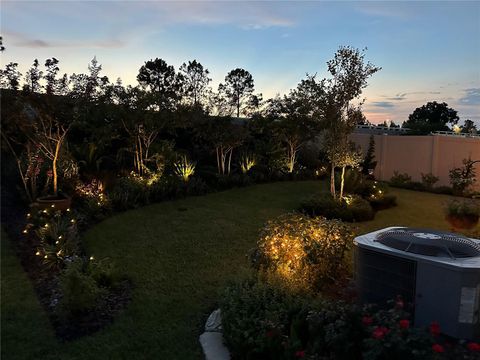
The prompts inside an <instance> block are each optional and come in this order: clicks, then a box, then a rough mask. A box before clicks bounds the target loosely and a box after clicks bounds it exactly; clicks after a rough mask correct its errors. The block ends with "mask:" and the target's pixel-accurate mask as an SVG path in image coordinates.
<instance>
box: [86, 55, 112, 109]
mask: <svg viewBox="0 0 480 360" xmlns="http://www.w3.org/2000/svg"><path fill="white" fill-rule="evenodd" d="M88 71H89V73H90V74H89V75H88V78H87V83H86V86H85V96H86V98H87V99H89V100H94V99H96V98H97V96H99V95H101V93H102V92H103V90H104V89H105V86H106V85H108V83H109V80H108V77H106V76H100V72H101V71H102V65H101V64H99V63H98V61H97V57H96V56H94V57H93V59H92V61H91V62H90V64H88Z"/></svg>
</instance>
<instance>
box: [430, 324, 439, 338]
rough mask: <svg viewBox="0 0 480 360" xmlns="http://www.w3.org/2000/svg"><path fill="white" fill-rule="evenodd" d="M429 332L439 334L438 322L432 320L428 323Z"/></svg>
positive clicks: (434, 334)
mask: <svg viewBox="0 0 480 360" xmlns="http://www.w3.org/2000/svg"><path fill="white" fill-rule="evenodd" d="M430 334H432V335H433V336H438V335H440V324H439V323H438V322H436V321H434V322H432V323H431V324H430Z"/></svg>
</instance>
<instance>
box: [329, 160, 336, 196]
mask: <svg viewBox="0 0 480 360" xmlns="http://www.w3.org/2000/svg"><path fill="white" fill-rule="evenodd" d="M330 193H331V194H332V196H333V198H334V199H335V195H336V194H335V165H333V164H332V171H331V173H330Z"/></svg>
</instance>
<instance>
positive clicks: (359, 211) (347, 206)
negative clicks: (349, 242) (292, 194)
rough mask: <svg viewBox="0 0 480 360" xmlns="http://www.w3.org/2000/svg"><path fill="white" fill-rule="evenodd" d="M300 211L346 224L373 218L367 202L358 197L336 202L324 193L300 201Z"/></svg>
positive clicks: (346, 197)
mask: <svg viewBox="0 0 480 360" xmlns="http://www.w3.org/2000/svg"><path fill="white" fill-rule="evenodd" d="M347 201H348V202H347ZM300 211H301V212H303V213H305V214H308V215H310V216H323V217H325V218H327V219H339V220H343V221H348V222H352V221H367V220H372V219H373V218H374V216H375V214H374V212H373V210H372V207H371V206H370V204H369V202H368V201H366V200H364V199H362V198H361V197H359V196H352V195H348V196H345V197H344V199H343V200H342V201H337V200H335V199H334V198H333V197H332V196H331V195H330V194H326V193H325V194H321V195H316V196H313V197H311V198H309V199H307V200H304V201H302V203H301V204H300Z"/></svg>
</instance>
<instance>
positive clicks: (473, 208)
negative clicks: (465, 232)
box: [445, 200, 480, 217]
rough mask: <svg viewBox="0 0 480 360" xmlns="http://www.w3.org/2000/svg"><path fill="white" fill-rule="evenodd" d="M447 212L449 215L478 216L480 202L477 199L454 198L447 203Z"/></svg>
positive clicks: (479, 214)
mask: <svg viewBox="0 0 480 360" xmlns="http://www.w3.org/2000/svg"><path fill="white" fill-rule="evenodd" d="M445 212H446V214H447V215H449V216H457V217H478V216H480V204H479V203H478V202H476V201H475V200H463V201H460V200H452V201H449V202H448V203H447V206H446V209H445Z"/></svg>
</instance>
